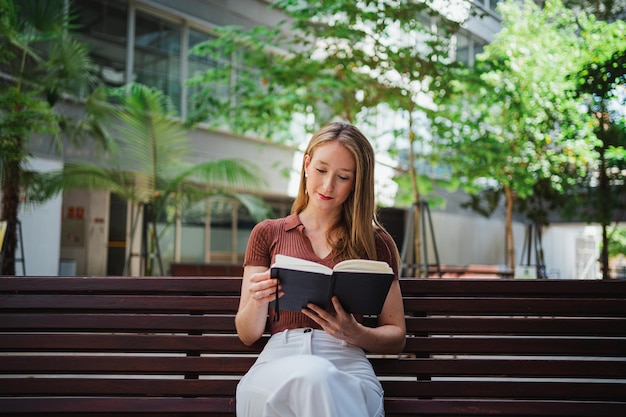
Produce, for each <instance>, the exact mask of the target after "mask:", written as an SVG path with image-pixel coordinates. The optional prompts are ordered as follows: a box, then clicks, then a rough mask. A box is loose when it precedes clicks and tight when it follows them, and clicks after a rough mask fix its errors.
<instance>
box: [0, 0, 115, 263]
mask: <svg viewBox="0 0 626 417" xmlns="http://www.w3.org/2000/svg"><path fill="white" fill-rule="evenodd" d="M67 10H68V9H67V8H66V2H65V1H64V0H20V1H19V2H16V1H13V0H0V71H2V72H4V73H8V74H9V77H8V78H2V79H0V181H1V194H2V200H1V203H0V207H1V210H0V221H2V222H4V224H6V226H7V228H6V235H5V241H4V248H3V257H2V265H1V272H0V273H1V274H2V275H15V251H16V247H17V226H18V224H19V221H18V212H19V206H20V192H21V191H22V190H23V189H25V188H26V187H27V186H28V182H29V181H33V180H35V179H36V178H37V174H36V173H34V172H28V171H27V170H26V168H25V167H26V163H27V162H28V160H29V158H30V157H31V154H30V152H29V140H30V138H31V136H32V135H33V134H37V133H40V134H46V135H47V137H50V138H52V140H54V142H55V144H56V145H61V143H62V139H65V138H69V137H70V136H72V137H73V138H78V136H74V133H76V132H77V131H78V130H80V129H82V128H84V127H86V126H87V123H88V122H90V121H94V119H84V120H82V121H79V122H77V121H76V120H74V121H72V120H70V119H68V118H67V117H63V116H61V115H60V114H59V113H57V112H55V105H56V104H57V103H58V102H59V101H60V98H61V97H62V95H63V94H71V95H73V96H74V97H78V98H80V97H83V98H84V97H85V95H86V93H88V92H89V91H90V89H92V87H93V86H94V85H95V84H94V81H95V77H94V76H93V70H92V68H93V67H92V65H91V60H90V59H89V51H88V49H87V48H86V47H85V46H84V45H83V44H81V43H79V42H77V41H76V40H75V39H73V38H72V37H71V34H70V32H69V30H70V29H71V27H72V20H73V18H72V16H70V15H69V14H68V13H67ZM92 133H93V134H91V135H90V136H91V137H94V138H101V136H99V135H98V133H103V132H102V131H101V130H100V129H95V130H92ZM59 149H60V148H59Z"/></svg>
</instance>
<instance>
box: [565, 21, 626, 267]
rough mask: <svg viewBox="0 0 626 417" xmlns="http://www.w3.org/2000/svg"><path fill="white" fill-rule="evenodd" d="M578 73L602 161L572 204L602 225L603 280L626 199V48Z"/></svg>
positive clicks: (579, 90)
mask: <svg viewBox="0 0 626 417" xmlns="http://www.w3.org/2000/svg"><path fill="white" fill-rule="evenodd" d="M624 33H626V30H625V31H624ZM603 58H605V59H603ZM577 76H578V80H579V82H580V85H579V86H578V92H579V94H580V96H581V98H582V99H583V100H584V102H585V103H586V108H587V109H588V112H589V114H590V115H591V116H592V118H593V127H594V132H595V134H596V136H597V137H598V139H599V143H598V144H597V146H596V151H597V152H598V163H597V166H596V168H595V169H594V170H593V171H592V172H591V173H590V175H587V176H586V177H584V178H581V184H580V187H579V189H578V190H577V191H578V193H576V194H575V195H573V196H572V200H571V202H570V204H569V205H568V207H569V208H570V209H571V210H573V211H574V213H576V214H577V215H578V216H579V217H582V218H584V219H585V220H587V221H589V222H596V223H600V225H601V226H602V247H601V248H602V249H601V254H600V264H601V265H602V277H603V279H609V278H610V277H609V256H610V254H609V247H610V240H611V239H610V237H611V233H610V231H609V229H610V226H611V224H612V223H613V222H614V221H616V219H617V218H618V216H617V215H616V213H618V212H619V211H620V210H621V209H622V208H623V205H624V201H626V188H625V187H624V172H626V117H625V116H626V115H625V111H624V107H623V106H624V102H625V100H626V98H625V97H623V96H622V97H619V95H620V94H621V93H620V87H621V88H622V89H623V87H624V85H625V84H626V49H624V50H619V51H617V52H615V53H614V54H613V55H612V56H610V57H609V58H608V59H606V56H603V55H599V57H597V58H595V59H594V60H593V61H592V62H591V63H589V64H587V65H585V67H584V68H583V69H582V70H581V71H580V72H579V73H578V74H577ZM581 208H584V209H582V210H581Z"/></svg>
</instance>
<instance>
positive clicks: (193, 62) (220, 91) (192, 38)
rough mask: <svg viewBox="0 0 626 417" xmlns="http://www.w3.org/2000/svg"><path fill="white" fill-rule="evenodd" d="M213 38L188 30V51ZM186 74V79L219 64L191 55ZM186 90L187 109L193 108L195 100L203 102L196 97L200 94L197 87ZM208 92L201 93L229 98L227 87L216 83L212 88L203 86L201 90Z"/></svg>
mask: <svg viewBox="0 0 626 417" xmlns="http://www.w3.org/2000/svg"><path fill="white" fill-rule="evenodd" d="M212 38H214V37H213V36H211V35H209V34H207V33H204V32H200V31H198V30H195V29H189V49H191V48H193V47H194V46H196V45H198V44H200V43H202V42H205V41H208V40H210V39H212ZM187 59H188V73H187V77H186V78H187V79H189V78H191V77H193V76H194V75H195V74H198V73H204V72H205V71H207V70H209V69H214V68H218V67H219V66H220V65H221V63H220V62H219V61H218V60H215V59H213V58H211V57H207V56H202V57H200V56H197V55H192V54H190V55H189V56H188V58H187ZM187 88H188V90H189V91H188V94H187V105H188V106H187V107H188V108H190V109H192V108H193V106H194V103H195V102H196V101H197V100H204V99H203V98H202V97H203V96H202V95H198V94H199V93H200V88H199V87H197V86H190V87H187ZM207 89H208V90H209V91H203V92H204V93H205V94H207V93H208V94H209V95H210V96H212V97H220V98H228V97H229V91H228V86H227V85H218V84H217V83H215V85H214V86H212V87H207V86H206V85H204V86H203V87H202V90H207Z"/></svg>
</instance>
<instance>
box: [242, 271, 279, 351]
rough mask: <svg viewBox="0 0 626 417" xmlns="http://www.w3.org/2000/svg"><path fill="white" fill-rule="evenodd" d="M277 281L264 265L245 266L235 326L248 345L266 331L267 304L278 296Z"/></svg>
mask: <svg viewBox="0 0 626 417" xmlns="http://www.w3.org/2000/svg"><path fill="white" fill-rule="evenodd" d="M277 281H278V280H277V279H275V278H274V279H272V278H270V271H269V269H267V268H266V267H264V266H246V267H245V268H244V271H243V280H242V283H241V298H240V300H239V309H238V310H237V315H236V316H235V327H236V328H237V335H238V336H239V339H241V341H242V342H243V343H244V344H245V345H247V346H250V345H251V344H253V343H254V342H256V341H257V340H258V339H259V338H260V337H261V336H262V335H263V332H264V331H265V326H266V324H267V305H268V304H269V302H270V301H272V300H273V299H274V298H275V297H276V296H275V293H276V284H277Z"/></svg>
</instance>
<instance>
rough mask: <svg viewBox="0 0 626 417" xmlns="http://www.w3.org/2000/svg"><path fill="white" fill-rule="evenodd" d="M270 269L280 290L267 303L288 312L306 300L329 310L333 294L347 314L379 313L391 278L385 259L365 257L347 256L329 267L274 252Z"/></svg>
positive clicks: (302, 305) (299, 307)
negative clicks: (372, 259) (271, 300)
mask: <svg viewBox="0 0 626 417" xmlns="http://www.w3.org/2000/svg"><path fill="white" fill-rule="evenodd" d="M271 270H272V272H271V274H272V277H273V278H278V280H279V282H280V284H281V286H282V290H283V292H284V295H283V296H282V297H280V298H279V299H277V300H276V301H273V302H272V304H271V305H272V306H273V307H274V308H276V309H280V310H290V311H300V310H302V308H305V307H306V305H307V303H313V304H317V305H318V306H320V307H322V308H323V309H325V310H328V311H332V310H333V307H332V302H331V298H332V296H333V295H336V296H337V297H338V298H339V302H340V303H341V305H342V307H343V308H344V309H345V310H346V311H347V312H349V313H354V314H379V313H380V311H381V310H382V308H383V304H384V303H385V299H386V298H387V293H388V292H389V287H390V286H391V283H392V282H393V279H394V274H393V270H392V269H391V267H390V266H389V265H388V264H387V263H386V262H382V261H371V260H367V259H349V260H346V261H342V262H339V263H338V264H337V265H335V267H334V268H333V269H331V268H328V267H327V266H324V265H321V264H318V263H316V262H312V261H307V260H304V259H299V258H294V257H291V256H286V255H276V261H275V262H274V264H273V265H272V267H271Z"/></svg>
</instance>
